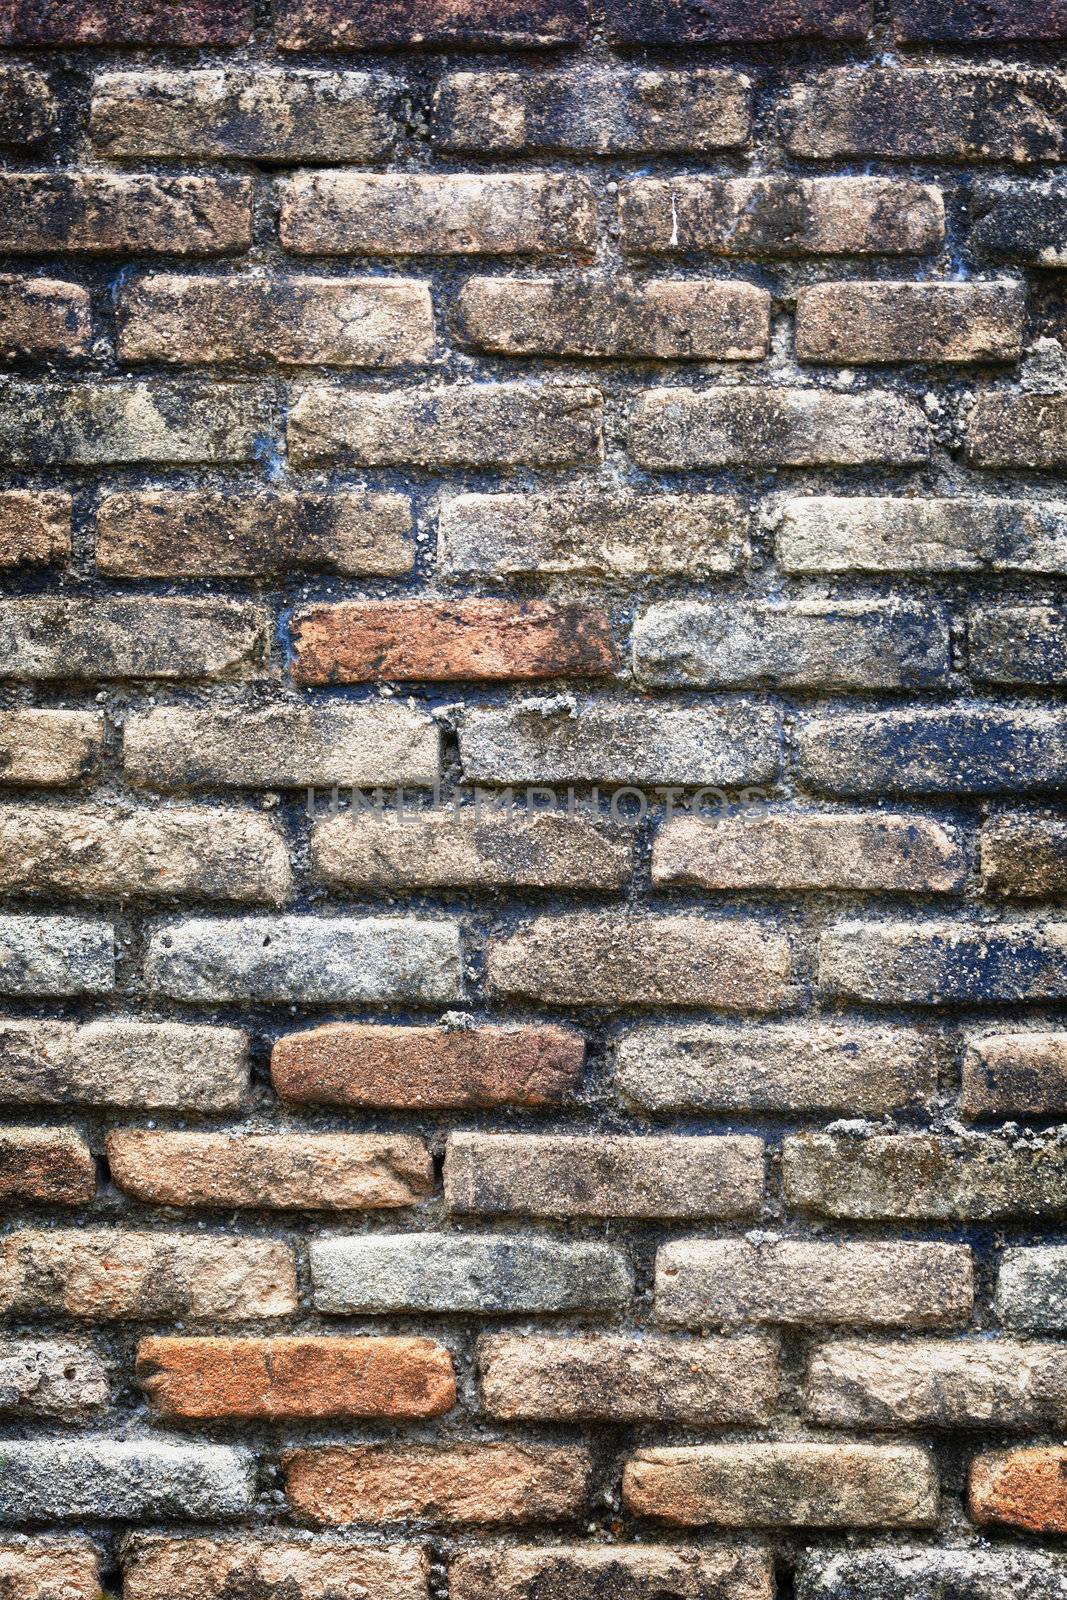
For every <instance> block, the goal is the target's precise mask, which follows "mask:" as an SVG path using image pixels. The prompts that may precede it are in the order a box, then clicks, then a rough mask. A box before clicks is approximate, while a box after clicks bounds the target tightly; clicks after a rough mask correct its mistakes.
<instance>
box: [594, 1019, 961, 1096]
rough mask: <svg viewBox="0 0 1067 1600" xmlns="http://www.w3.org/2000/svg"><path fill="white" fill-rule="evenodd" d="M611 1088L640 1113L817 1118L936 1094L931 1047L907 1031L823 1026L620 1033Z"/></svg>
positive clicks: (773, 1025) (934, 1053)
mask: <svg viewBox="0 0 1067 1600" xmlns="http://www.w3.org/2000/svg"><path fill="white" fill-rule="evenodd" d="M615 1084H616V1087H617V1088H618V1090H619V1091H620V1092H621V1093H622V1094H623V1095H625V1096H626V1098H627V1099H628V1100H632V1101H634V1102H635V1103H636V1104H637V1105H639V1106H641V1107H643V1108H644V1109H645V1110H646V1111H652V1112H657V1113H666V1112H670V1111H745V1112H751V1111H755V1112H763V1111H775V1112H780V1113H785V1114H787V1115H796V1116H806V1115H810V1114H811V1113H814V1112H820V1111H828V1112H834V1111H841V1112H847V1113H849V1114H851V1115H857V1114H859V1115H867V1116H882V1115H884V1114H885V1113H886V1112H888V1111H896V1110H898V1109H903V1108H904V1107H906V1106H910V1105H914V1104H920V1105H921V1104H923V1103H925V1102H926V1101H927V1100H929V1099H931V1098H932V1097H933V1095H934V1093H935V1092H936V1088H937V1050H936V1046H935V1041H933V1040H932V1039H931V1038H930V1036H929V1035H928V1034H925V1033H923V1032H920V1031H919V1030H917V1029H914V1030H913V1029H907V1028H896V1027H882V1026H879V1027H869V1026H856V1025H852V1024H841V1023H833V1022H786V1023H760V1024H752V1023H746V1024H742V1025H740V1026H737V1025H735V1026H732V1027H731V1026H722V1025H719V1024H717V1025H715V1026H709V1025H707V1024H700V1023H697V1024H692V1025H689V1026H685V1027H662V1026H658V1027H654V1028H653V1027H637V1028H631V1029H628V1030H627V1031H626V1032H625V1033H624V1034H623V1035H622V1036H621V1038H620V1039H619V1040H618V1042H617V1044H616V1047H615Z"/></svg>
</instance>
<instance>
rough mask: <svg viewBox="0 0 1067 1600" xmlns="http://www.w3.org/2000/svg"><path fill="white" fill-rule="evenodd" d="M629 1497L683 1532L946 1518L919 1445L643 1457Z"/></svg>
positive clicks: (629, 1473)
mask: <svg viewBox="0 0 1067 1600" xmlns="http://www.w3.org/2000/svg"><path fill="white" fill-rule="evenodd" d="M622 1492H623V1500H624V1502H625V1504H626V1507H627V1509H628V1510H629V1511H630V1513H631V1514H632V1515H633V1516H638V1517H651V1518H654V1519H656V1520H657V1521H660V1522H669V1523H674V1524H675V1525H677V1526H681V1527H700V1526H701V1525H703V1524H707V1523H713V1524H718V1525H719V1526H722V1527H727V1528H738V1527H740V1528H745V1527H751V1528H774V1527H782V1528H804V1527H812V1528H930V1527H933V1525H934V1523H935V1522H936V1521H937V1511H938V1482H937V1470H936V1468H935V1466H934V1462H933V1460H932V1458H931V1457H930V1456H929V1455H928V1454H927V1453H926V1451H925V1450H919V1449H916V1448H915V1446H914V1445H870V1444H851V1443H843V1444H808V1443H799V1444H721V1445H697V1446H690V1447H683V1448H682V1449H674V1450H639V1451H638V1452H637V1454H636V1455H633V1456H631V1457H630V1459H629V1461H627V1463H626V1467H625V1470H624V1472H623V1479H622Z"/></svg>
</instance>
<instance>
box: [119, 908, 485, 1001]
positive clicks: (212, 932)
mask: <svg viewBox="0 0 1067 1600" xmlns="http://www.w3.org/2000/svg"><path fill="white" fill-rule="evenodd" d="M145 982H146V983H147V984H148V987H149V988H150V989H151V990H154V991H156V992H158V993H161V994H165V995H169V996H170V998H171V999H173V1000H258V1001H262V1002H264V1003H266V1004H268V1005H269V1004H282V1003H287V1002H289V1001H291V1000H295V1001H300V1002H303V1003H305V1004H310V1005H316V1004H329V1003H341V1002H344V1001H361V1002H366V1003H368V1004H372V1005H373V1004H380V1003H386V1002H389V1001H398V1000H406V1001H409V1002H410V1003H412V1004H414V1005H440V1004H441V1003H443V1002H446V1001H449V1000H459V999H461V998H462V996H463V976H462V970H461V964H460V947H459V929H458V927H457V925H456V924H455V923H454V922H444V921H430V920H429V919H427V918H421V919H415V918H411V919H408V918H404V917H360V916H334V917H315V916H300V915H297V916H287V917H245V918H240V917H237V918H225V917H187V918H186V919H185V920H184V921H182V922H174V923H169V924H166V925H164V926H162V927H160V928H158V929H157V930H156V931H155V932H153V933H152V935H151V939H150V943H149V948H148V954H147V957H146V959H145Z"/></svg>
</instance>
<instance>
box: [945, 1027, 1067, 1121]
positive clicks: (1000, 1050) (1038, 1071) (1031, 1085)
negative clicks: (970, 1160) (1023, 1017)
mask: <svg viewBox="0 0 1067 1600" xmlns="http://www.w3.org/2000/svg"><path fill="white" fill-rule="evenodd" d="M960 1112H961V1114H962V1115H963V1116H964V1117H966V1118H967V1119H968V1121H973V1122H979V1121H982V1120H984V1119H986V1118H991V1119H996V1118H1005V1119H1011V1120H1013V1121H1014V1120H1015V1119H1016V1118H1018V1119H1020V1120H1025V1119H1027V1118H1029V1117H1052V1116H1059V1115H1061V1114H1062V1113H1067V1033H1054V1032H1051V1031H1050V1032H1047V1033H1046V1032H1039V1031H1037V1030H1036V1029H1035V1030H1033V1031H1031V1030H1030V1029H1026V1028H1019V1029H1018V1030H1017V1031H1012V1032H1008V1031H1002V1032H997V1033H972V1034H968V1035H967V1036H966V1049H965V1051H964V1056H963V1084H962V1090H961V1094H960Z"/></svg>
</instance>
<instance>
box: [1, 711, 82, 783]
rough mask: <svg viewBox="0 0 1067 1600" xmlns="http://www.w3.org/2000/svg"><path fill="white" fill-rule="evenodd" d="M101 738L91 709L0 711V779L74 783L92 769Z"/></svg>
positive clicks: (14, 781)
mask: <svg viewBox="0 0 1067 1600" xmlns="http://www.w3.org/2000/svg"><path fill="white" fill-rule="evenodd" d="M103 737H104V724H103V719H102V718H101V717H97V716H94V715H93V713H92V712H91V711H37V710H26V711H0V783H5V784H8V783H19V784H22V783H28V784H34V785H36V784H41V785H46V784H66V783H78V782H80V781H81V779H83V778H87V777H89V775H90V774H91V773H92V772H93V771H94V770H95V768H96V764H97V762H98V761H99V759H100V749H101V745H102V743H103Z"/></svg>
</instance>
